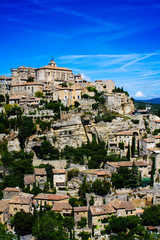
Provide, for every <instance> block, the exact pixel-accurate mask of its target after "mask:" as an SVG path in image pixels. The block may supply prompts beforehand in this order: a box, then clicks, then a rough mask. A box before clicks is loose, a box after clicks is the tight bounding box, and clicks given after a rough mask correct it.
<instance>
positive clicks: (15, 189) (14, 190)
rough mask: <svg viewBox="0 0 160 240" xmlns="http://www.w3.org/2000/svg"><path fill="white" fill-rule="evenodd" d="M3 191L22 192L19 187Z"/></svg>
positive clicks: (7, 188)
mask: <svg viewBox="0 0 160 240" xmlns="http://www.w3.org/2000/svg"><path fill="white" fill-rule="evenodd" d="M3 191H6V192H20V189H19V187H15V188H13V187H6V188H5V189H4V190H3Z"/></svg>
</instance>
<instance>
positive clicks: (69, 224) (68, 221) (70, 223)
mask: <svg viewBox="0 0 160 240" xmlns="http://www.w3.org/2000/svg"><path fill="white" fill-rule="evenodd" d="M74 225H75V224H74V218H73V217H65V218H64V227H65V228H67V229H68V230H69V233H70V240H72V239H73V237H74V236H73V231H74Z"/></svg>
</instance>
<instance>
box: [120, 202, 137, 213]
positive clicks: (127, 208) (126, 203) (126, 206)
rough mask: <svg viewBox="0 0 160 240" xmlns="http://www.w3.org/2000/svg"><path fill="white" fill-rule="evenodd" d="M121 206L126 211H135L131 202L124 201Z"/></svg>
mask: <svg viewBox="0 0 160 240" xmlns="http://www.w3.org/2000/svg"><path fill="white" fill-rule="evenodd" d="M123 206H124V207H125V209H126V211H134V210H136V208H135V206H134V205H133V203H132V202H127V201H124V202H123Z"/></svg>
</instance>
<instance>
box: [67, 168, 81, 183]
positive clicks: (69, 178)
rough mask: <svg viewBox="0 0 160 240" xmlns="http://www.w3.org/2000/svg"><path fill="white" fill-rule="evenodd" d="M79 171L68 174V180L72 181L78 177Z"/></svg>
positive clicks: (75, 170)
mask: <svg viewBox="0 0 160 240" xmlns="http://www.w3.org/2000/svg"><path fill="white" fill-rule="evenodd" d="M78 174H79V169H71V170H69V171H68V172H67V179H68V181H70V180H71V179H72V178H74V177H78Z"/></svg>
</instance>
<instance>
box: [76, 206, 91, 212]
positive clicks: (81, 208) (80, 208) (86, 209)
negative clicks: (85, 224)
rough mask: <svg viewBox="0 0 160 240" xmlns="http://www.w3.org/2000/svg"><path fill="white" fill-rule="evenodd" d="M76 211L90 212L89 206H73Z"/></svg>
mask: <svg viewBox="0 0 160 240" xmlns="http://www.w3.org/2000/svg"><path fill="white" fill-rule="evenodd" d="M73 210H74V212H88V207H86V206H84V207H74V208H73Z"/></svg>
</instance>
